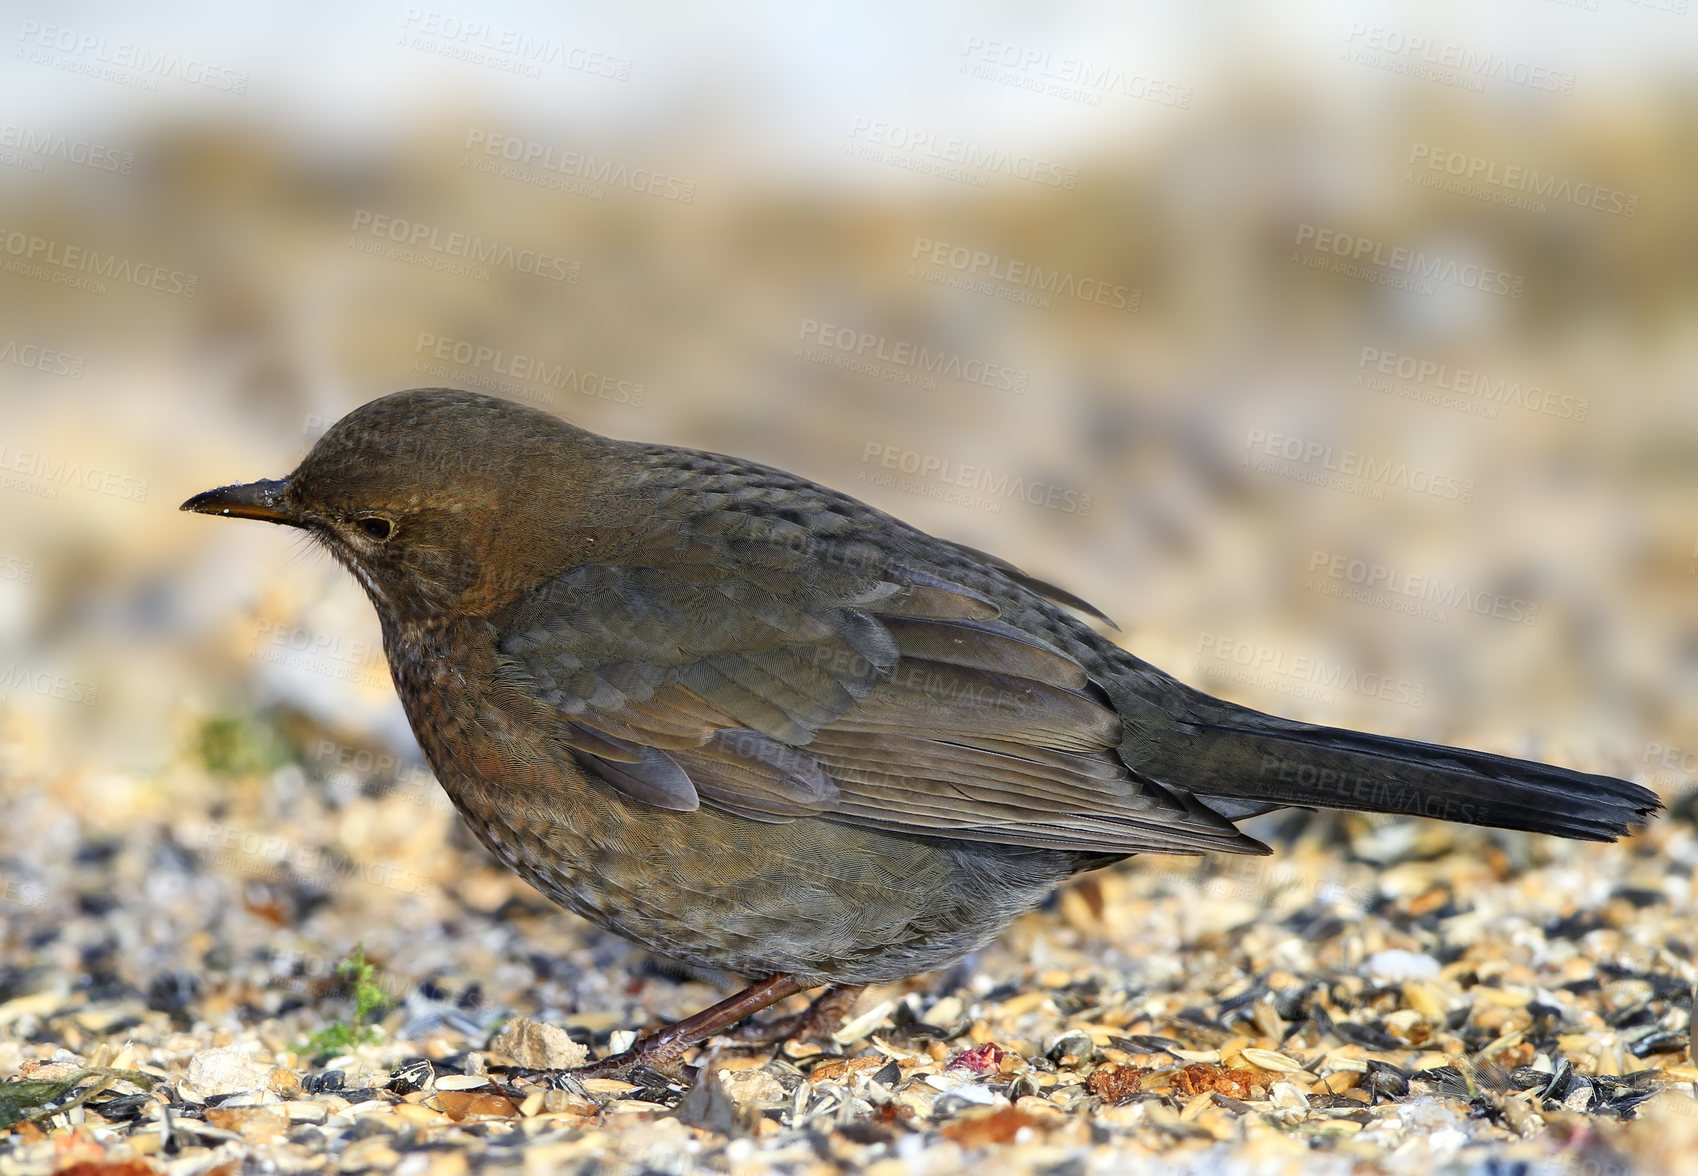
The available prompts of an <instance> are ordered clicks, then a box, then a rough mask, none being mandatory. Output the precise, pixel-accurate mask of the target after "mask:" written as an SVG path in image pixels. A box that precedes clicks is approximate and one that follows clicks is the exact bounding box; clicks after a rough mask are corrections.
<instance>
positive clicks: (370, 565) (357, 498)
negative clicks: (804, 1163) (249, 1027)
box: [182, 388, 1660, 1076]
mask: <svg viewBox="0 0 1698 1176" xmlns="http://www.w3.org/2000/svg"><path fill="white" fill-rule="evenodd" d="M182 509H183V510H186V511H193V512H198V513H202V514H212V515H223V516H227V517H232V518H244V519H258V520H263V521H266V522H270V523H275V524H280V525H283V526H288V527H293V528H298V529H299V530H301V531H303V532H305V533H306V534H307V535H309V536H311V537H312V538H313V539H314V540H316V541H317V542H318V543H320V544H322V545H323V547H324V548H325V549H326V550H328V551H329V553H330V554H331V555H332V556H333V557H334V558H335V559H336V560H337V561H338V562H340V563H341V564H342V565H343V566H344V567H346V568H347V570H348V571H349V572H351V573H352V574H353V575H354V576H355V578H356V579H358V581H359V583H360V584H361V586H362V587H363V588H364V589H365V592H366V595H367V596H368V597H369V599H370V600H371V603H372V605H373V606H374V607H375V609H376V611H377V615H378V619H379V622H380V625H381V629H382V639H383V649H384V652H385V656H386V658H387V660H388V663H389V668H390V671H391V675H392V677H393V679H394V683H395V687H396V691H397V693H398V695H399V696H400V700H401V702H402V705H403V707H404V709H405V711H406V714H407V718H408V721H409V723H410V725H411V727H412V730H413V733H414V735H415V736H416V737H417V739H418V742H419V745H420V747H421V748H422V749H423V751H424V754H425V756H426V758H427V759H428V761H429V763H430V765H431V768H432V770H433V771H434V772H435V774H436V777H437V779H438V780H439V781H440V782H441V784H442V787H443V788H444V789H445V790H446V791H447V794H448V796H449V797H450V798H451V799H452V801H453V803H454V805H455V807H456V808H457V809H458V811H459V813H460V814H461V816H462V817H463V818H464V820H465V821H466V823H467V824H468V825H469V826H470V828H471V830H472V831H473V833H474V834H475V835H476V836H477V838H478V840H479V841H481V842H482V844H483V845H484V846H485V847H486V848H487V849H488V851H489V852H490V853H491V854H493V855H494V857H496V858H497V859H499V860H500V861H501V862H502V863H504V864H505V865H506V866H507V867H509V868H510V869H512V870H513V871H515V872H516V873H518V874H519V875H520V876H522V877H523V878H524V879H525V880H526V881H527V882H529V883H530V884H531V885H532V886H534V887H536V889H537V890H539V891H541V892H542V893H543V894H544V895H546V896H547V897H548V898H550V899H551V900H553V901H554V902H555V903H557V904H559V905H560V906H563V907H565V908H567V909H568V910H571V911H574V912H576V913H577V914H579V915H581V916H583V917H584V918H585V919H587V920H589V921H590V922H591V923H593V924H595V925H597V926H599V927H602V928H604V929H606V930H608V931H611V932H613V933H615V934H617V935H620V936H623V937H624V938H626V939H627V940H630V941H632V942H633V943H636V944H638V945H640V946H641V947H643V948H646V949H648V950H649V951H651V952H654V953H656V954H658V955H661V956H665V957H670V958H674V959H679V960H683V961H687V962H690V963H692V964H695V965H699V966H704V967H708V968H713V969H718V970H721V971H723V972H728V973H732V974H735V975H737V976H741V977H746V978H750V979H751V981H752V982H751V983H750V984H749V985H748V987H746V988H744V989H743V990H741V991H739V992H738V993H736V994H735V995H733V996H731V997H728V998H727V999H725V1000H722V1001H720V1002H719V1003H717V1004H715V1005H713V1006H711V1007H710V1008H708V1009H705V1010H703V1011H702V1012H699V1013H696V1014H694V1015H693V1016H690V1017H686V1018H685V1019H683V1020H681V1021H678V1022H676V1023H674V1024H671V1025H667V1026H662V1027H659V1028H656V1029H653V1030H650V1031H648V1032H646V1033H644V1034H642V1035H641V1036H639V1037H638V1038H637V1039H636V1040H635V1041H634V1043H633V1044H632V1045H631V1047H630V1048H629V1049H627V1050H625V1051H622V1052H620V1053H616V1054H612V1055H610V1056H608V1057H605V1058H602V1059H601V1060H599V1061H597V1062H595V1063H592V1064H591V1065H590V1066H588V1067H586V1068H584V1070H583V1072H584V1073H589V1074H595V1075H610V1076H617V1075H620V1074H629V1073H632V1072H633V1071H634V1068H635V1067H638V1066H649V1067H652V1068H655V1069H659V1070H661V1071H662V1072H664V1073H668V1074H679V1073H681V1071H682V1068H683V1066H684V1059H685V1058H686V1057H687V1056H688V1053H689V1051H690V1050H691V1049H692V1048H694V1047H695V1046H697V1045H700V1044H702V1043H704V1042H706V1041H708V1040H709V1039H710V1038H712V1037H713V1036H715V1035H716V1034H721V1033H725V1032H728V1031H731V1030H732V1029H733V1027H735V1026H737V1025H739V1023H741V1022H744V1021H745V1020H746V1019H747V1018H750V1017H751V1016H753V1015H754V1014H756V1013H758V1012H760V1011H761V1010H763V1009H766V1008H768V1007H769V1006H771V1005H773V1004H775V1003H777V1002H778V1001H781V1000H784V999H785V998H787V997H790V996H793V995H797V994H800V993H805V992H810V991H812V990H814V989H821V988H823V990H824V991H823V994H822V995H821V996H819V997H818V998H817V999H816V1000H815V1001H814V1003H813V1005H812V1006H811V1007H810V1010H809V1013H808V1014H801V1015H798V1017H797V1018H792V1019H789V1020H787V1021H780V1022H775V1023H774V1024H775V1025H778V1026H785V1027H788V1028H789V1029H791V1030H797V1031H800V1029H801V1028H802V1027H805V1026H806V1025H808V1024H812V1025H815V1026H816V1027H817V1024H818V1021H817V1020H816V1021H806V1020H805V1018H807V1017H810V1016H811V1017H815V1018H826V1019H827V1020H829V1019H831V1018H833V1017H835V1018H841V1016H842V1013H843V1011H844V1010H845V1009H847V1008H848V1007H850V1006H851V1003H852V1001H853V998H854V996H855V994H856V993H857V992H858V991H859V990H860V988H862V987H864V986H865V985H867V984H872V983H880V982H888V981H896V980H902V979H906V978H908V977H911V976H914V975H917V974H921V973H925V972H932V971H936V970H938V969H941V968H944V967H947V966H949V965H950V964H952V963H954V962H955V961H957V960H959V959H961V958H962V957H963V956H965V955H967V954H969V953H971V952H972V951H974V950H976V949H978V948H979V947H981V946H983V945H984V944H986V943H987V942H989V941H990V940H992V939H993V938H994V937H995V936H996V935H997V934H998V933H999V932H1000V931H1001V930H1002V929H1003V928H1004V927H1005V926H1007V924H1008V923H1009V922H1010V921H1011V920H1013V919H1014V918H1015V917H1016V916H1018V915H1020V914H1022V913H1024V912H1026V911H1029V910H1032V909H1033V908H1035V907H1036V906H1038V905H1039V904H1040V903H1041V902H1042V901H1043V900H1044V899H1045V898H1046V897H1047V896H1048V895H1049V894H1050V893H1051V892H1052V891H1053V890H1054V889H1055V888H1056V887H1057V886H1059V885H1060V884H1062V883H1063V882H1065V881H1066V880H1067V879H1069V878H1071V877H1073V876H1074V875H1076V874H1079V873H1081V872H1083V871H1088V870H1093V869H1098V868H1101V867H1104V866H1108V865H1111V864H1113V863H1116V862H1120V861H1122V860H1124V859H1126V858H1128V857H1131V856H1133V855H1135V854H1140V853H1161V854H1193V855H1195V854H1216V853H1222V854H1266V853H1269V852H1271V851H1270V850H1269V848H1268V847H1267V846H1266V845H1264V844H1263V843H1262V842H1260V841H1258V840H1256V839H1255V838H1253V837H1251V836H1250V835H1249V834H1247V833H1245V832H1243V831H1241V830H1240V829H1239V828H1238V827H1237V822H1239V821H1241V820H1244V819H1246V818H1248V817H1252V816H1256V815H1260V814H1263V813H1266V812H1270V811H1274V810H1276V809H1283V808H1311V809H1313V808H1322V809H1341V810H1348V811H1362V812H1377V813H1392V814H1411V815H1418V816H1425V817H1433V818H1438V819H1442V820H1448V821H1455V822H1461V823H1465V824H1470V825H1482V826H1490V827H1497V828H1503V829H1517V830H1527V831H1531V832H1535V833H1544V834H1553V835H1556V836H1559V837H1566V838H1576V839H1581V840H1593V841H1608V840H1613V839H1614V838H1616V837H1618V836H1620V835H1622V834H1624V833H1626V832H1628V831H1629V830H1630V829H1632V828H1633V827H1635V826H1638V825H1641V824H1643V823H1644V822H1645V821H1647V820H1648V819H1649V818H1650V817H1651V815H1652V814H1654V813H1655V812H1656V811H1657V810H1658V809H1659V807H1660V802H1659V800H1658V797H1657V795H1656V794H1655V793H1654V792H1652V791H1650V790H1648V789H1646V788H1643V787H1640V786H1639V785H1636V784H1633V783H1630V782H1628V781H1624V780H1619V779H1615V778H1612V777H1609V776H1604V775H1595V774H1588V773H1583V772H1578V771H1571V770H1568V769H1565V768H1560V767H1554V766H1549V765H1545V764H1541V763H1536V762H1533V761H1530V760H1523V759H1513V758H1508V757H1505V756H1500V755H1494V754H1488V753H1486V752H1481V751H1472V750H1467V749H1463V748H1456V747H1445V746H1440V745H1436V744H1430V743H1422V742H1416V741H1413V740H1407V739H1399V738H1393V737H1389V736H1385V735H1377V734H1370V733H1366V732H1358V731H1351V730H1345V729H1342V728H1334V727H1325V726H1317V725H1314V724H1311V723H1306V722H1299V721H1295V720H1292V719H1286V718H1281V717H1278V716H1275V715H1271V714H1265V713H1262V712H1259V711H1255V710H1251V709H1249V708H1246V707H1243V706H1239V705H1236V704H1234V703H1231V702H1228V701H1224V700H1221V699H1217V698H1214V697H1211V696H1210V695H1207V694H1205V693H1203V692H1201V691H1199V690H1196V689H1194V688H1192V687H1190V686H1187V685H1186V684H1184V683H1182V682H1180V681H1179V680H1178V679H1176V678H1174V677H1172V676H1170V675H1169V674H1167V673H1164V672H1163V671H1161V670H1159V669H1157V668H1156V667H1155V666H1153V665H1150V664H1149V663H1147V662H1145V661H1143V660H1141V659H1139V658H1138V657H1136V656H1135V655H1134V654H1132V653H1131V652H1129V651H1127V650H1126V649H1124V648H1122V647H1121V646H1120V645H1118V644H1117V643H1115V642H1114V641H1113V640H1111V639H1110V638H1109V637H1108V636H1105V635H1104V634H1103V633H1102V632H1100V631H1099V630H1098V628H1097V627H1094V625H1093V622H1095V621H1106V620H1107V618H1106V617H1105V616H1103V614H1102V613H1100V612H1098V611H1097V610H1096V609H1095V608H1094V607H1093V606H1091V605H1090V604H1088V603H1087V602H1085V601H1084V600H1081V599H1080V598H1078V597H1077V596H1074V595H1073V594H1071V593H1069V592H1067V591H1065V590H1064V589H1062V588H1059V587H1056V586H1055V585H1053V584H1050V583H1048V582H1046V581H1045V580H1042V579H1039V578H1038V577H1036V576H1034V575H1032V574H1030V573H1028V572H1026V571H1024V570H1022V569H1021V568H1019V567H1017V566H1015V565H1014V564H1012V563H1009V562H1007V561H1006V560H1003V559H1001V558H998V557H997V556H995V555H992V554H989V553H986V552H984V551H980V550H977V549H974V548H971V547H967V546H964V545H963V544H960V543H956V542H952V541H950V540H947V539H943V538H939V537H936V536H933V535H930V534H928V533H926V532H924V531H921V530H919V529H918V528H916V527H913V526H910V525H908V524H906V523H904V522H902V521H900V520H898V519H896V518H894V517H893V516H891V515H889V514H886V513H884V512H883V511H880V510H877V509H875V508H874V507H872V506H869V505H867V504H866V503H863V502H861V501H859V500H857V499H855V498H852V497H850V496H848V495H846V494H843V493H839V492H838V491H835V490H832V489H828V488H826V487H825V486H822V485H819V484H816V483H815V482H812V481H810V480H808V479H806V478H803V477H799V476H797V475H795V474H791V473H786V472H785V471H783V470H780V469H776V468H773V467H769V466H765V465H759V464H756V463H755V462H752V461H746V460H743V459H741V458H737V457H730V456H725V455H721V454H715V453H708V452H702V451H697V450H693V449H686V448H678V447H673V446H668V445H662V444H654V443H648V442H641V441H625V440H615V439H612V438H608V437H603V436H600V435H598V434H596V433H593V432H590V431H588V430H586V429H583V428H579V427H577V426H575V425H572V424H570V423H568V422H567V421H565V420H563V419H561V418H559V417H557V416H555V415H552V414H550V413H547V412H544V411H542V410H541V409H538V408H534V407H531V406H529V405H524V404H519V403H516V402H512V401H507V400H503V399H500V398H496V397H492V396H486V395H482V394H478V393H472V392H466V391H460V390H456V389H450V388H418V389H411V390H407V391H402V392H396V393H393V394H391V395H387V396H383V397H380V398H378V399H375V400H372V401H370V402H369V403H366V404H364V405H362V406H361V407H359V408H356V409H354V410H353V411H352V412H350V413H348V414H347V415H346V416H344V417H343V418H341V419H340V420H339V421H338V422H337V423H336V424H335V425H333V426H332V427H331V428H330V429H329V430H328V431H326V432H325V433H324V434H323V436H322V437H321V438H320V439H319V440H318V441H317V442H316V444H314V445H313V447H312V448H311V450H310V451H309V452H308V453H307V455H306V456H305V457H304V458H303V459H302V460H301V462H300V463H299V465H298V466H297V467H296V468H295V470H294V471H293V472H292V473H290V474H289V475H287V476H286V477H283V478H280V479H267V480H262V481H256V482H249V483H238V484H233V485H228V486H223V487H220V488H218V489H214V490H208V491H205V492H203V493H200V494H196V495H195V496H194V497H192V498H190V499H189V500H188V501H186V502H184V503H183V504H182ZM748 1028H749V1027H748V1026H744V1030H745V1031H747V1030H748ZM778 1031H779V1032H782V1031H783V1029H782V1028H781V1029H780V1030H778Z"/></svg>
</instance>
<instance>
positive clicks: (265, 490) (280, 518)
mask: <svg viewBox="0 0 1698 1176" xmlns="http://www.w3.org/2000/svg"><path fill="white" fill-rule="evenodd" d="M288 488H289V483H288V481H287V480H285V479H282V478H277V479H271V480H267V481H264V482H245V483H242V484H240V485H236V486H220V487H219V488H218V489H216V490H205V491H202V492H201V493H199V494H197V495H195V496H194V497H193V498H191V499H189V500H188V501H187V502H185V503H183V505H182V507H181V508H179V509H182V510H192V511H195V512H197V513H199V514H210V515H227V516H229V517H230V518H233V519H263V520H264V521H266V522H268V523H284V524H286V525H288V526H291V527H298V526H300V525H301V519H300V516H299V515H297V514H295V513H294V512H293V511H292V510H290V509H289V507H288V505H287V504H285V503H284V501H283V492H284V491H285V490H287V489H288Z"/></svg>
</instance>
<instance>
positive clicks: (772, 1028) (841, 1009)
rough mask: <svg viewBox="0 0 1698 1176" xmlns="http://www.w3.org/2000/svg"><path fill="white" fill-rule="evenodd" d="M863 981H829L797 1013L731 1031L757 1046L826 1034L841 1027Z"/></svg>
mask: <svg viewBox="0 0 1698 1176" xmlns="http://www.w3.org/2000/svg"><path fill="white" fill-rule="evenodd" d="M866 987H867V986H866V985H865V984H833V985H832V986H831V987H830V988H828V989H826V990H825V991H824V992H822V993H820V994H819V995H818V996H816V997H814V1002H813V1003H812V1004H810V1005H809V1006H808V1007H807V1008H805V1009H803V1010H802V1011H801V1012H799V1013H792V1014H791V1015H790V1016H788V1017H777V1018H775V1019H773V1020H771V1021H767V1022H765V1023H763V1024H759V1025H755V1024H748V1023H745V1024H743V1025H740V1026H738V1027H737V1029H736V1031H735V1032H734V1033H732V1034H731V1036H733V1037H735V1038H736V1039H737V1040H738V1041H752V1042H756V1043H758V1044H760V1045H776V1044H778V1043H779V1042H781V1041H789V1040H790V1039H791V1038H799V1039H800V1040H803V1041H806V1040H808V1039H810V1038H814V1037H830V1036H831V1035H832V1034H833V1033H836V1032H837V1031H838V1029H840V1028H842V1026H843V1022H844V1020H845V1019H846V1018H847V1017H848V1016H849V1012H850V1010H851V1009H853V1008H854V1007H855V1000H856V998H857V997H859V996H860V995H861V993H862V992H863V991H864V990H865V989H866Z"/></svg>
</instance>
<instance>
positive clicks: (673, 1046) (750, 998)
mask: <svg viewBox="0 0 1698 1176" xmlns="http://www.w3.org/2000/svg"><path fill="white" fill-rule="evenodd" d="M810 987H812V985H808V984H803V983H802V982H801V981H800V980H798V979H796V978H795V977H794V976H790V975H785V974H780V975H777V976H768V977H767V978H766V979H765V980H762V981H760V982H758V983H755V984H751V985H749V987H747V988H745V989H743V991H741V992H739V993H737V994H736V995H735V996H728V997H726V998H725V999H724V1000H722V1001H720V1002H719V1003H718V1004H716V1005H712V1006H710V1007H709V1008H705V1009H703V1010H702V1011H701V1012H699V1013H697V1014H695V1015H694V1016H691V1017H685V1018H684V1019H683V1020H682V1021H678V1022H676V1023H674V1024H671V1025H668V1026H666V1027H665V1028H663V1029H656V1030H655V1031H654V1032H652V1033H645V1034H643V1035H642V1036H641V1037H639V1038H637V1040H636V1041H634V1042H633V1043H632V1044H631V1048H630V1049H628V1050H626V1051H624V1052H623V1053H616V1054H612V1055H611V1056H609V1057H605V1058H602V1059H601V1060H600V1061H598V1062H591V1063H590V1064H589V1065H587V1066H580V1067H579V1068H577V1069H575V1070H573V1071H571V1072H572V1073H573V1074H575V1075H577V1076H578V1077H580V1078H617V1077H620V1076H621V1075H623V1074H628V1073H630V1072H631V1070H632V1069H633V1068H635V1067H637V1066H650V1067H652V1068H654V1069H656V1070H659V1071H660V1072H661V1073H663V1074H669V1075H676V1074H677V1073H679V1071H680V1070H681V1069H682V1067H681V1065H680V1062H681V1060H682V1059H683V1057H684V1052H685V1051H686V1050H688V1049H689V1048H690V1047H691V1046H693V1045H698V1044H700V1043H701V1042H704V1041H706V1040H707V1039H708V1038H710V1037H712V1036H713V1035H714V1034H715V1033H719V1032H722V1031H723V1030H726V1029H729V1028H730V1027H731V1026H733V1025H735V1024H736V1023H737V1022H739V1021H741V1020H742V1019H743V1018H745V1017H749V1016H753V1015H754V1014H755V1013H758V1012H760V1011H761V1010H762V1009H764V1008H766V1007H767V1006H768V1005H770V1004H775V1003H777V1002H778V1001H781V1000H783V999H784V998H785V997H787V996H794V995H796V994H797V993H798V992H805V991H807V990H808V989H809V988H810Z"/></svg>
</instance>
